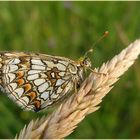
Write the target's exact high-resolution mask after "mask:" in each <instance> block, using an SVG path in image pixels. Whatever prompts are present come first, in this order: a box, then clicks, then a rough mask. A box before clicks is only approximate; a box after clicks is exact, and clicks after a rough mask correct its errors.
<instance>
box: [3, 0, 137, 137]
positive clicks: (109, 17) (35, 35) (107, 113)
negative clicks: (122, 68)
mask: <svg viewBox="0 0 140 140" xmlns="http://www.w3.org/2000/svg"><path fill="white" fill-rule="evenodd" d="M106 30H108V31H109V36H107V37H106V38H105V39H104V40H102V41H101V42H100V43H98V44H97V45H96V47H94V53H93V54H92V56H91V59H92V62H93V67H98V66H100V65H101V64H102V63H103V62H105V61H107V60H108V59H111V58H112V57H113V56H114V55H116V54H118V53H119V52H120V51H121V50H122V49H124V48H125V47H126V46H127V45H128V44H129V43H130V42H132V41H134V40H135V39H137V38H139V37H140V2H0V51H5V50H8V51H29V52H40V53H41V52H42V53H46V54H51V55H58V56H65V57H68V58H71V59H74V60H76V59H78V58H79V57H80V56H82V55H83V54H84V53H85V51H87V50H88V49H89V48H90V47H91V45H92V44H93V43H94V42H96V41H97V40H98V38H100V37H101V36H102V34H103V33H104V31H106ZM139 111H140V58H139V59H138V60H137V61H136V63H135V64H134V65H133V66H132V67H131V68H130V69H129V70H128V71H127V72H126V73H125V75H124V76H122V77H121V79H120V80H119V82H117V83H116V84H115V87H114V88H113V89H112V91H111V92H110V93H109V95H107V96H106V97H105V98H104V100H103V102H102V103H101V108H100V109H99V110H98V111H97V112H95V113H92V114H91V115H89V116H87V117H86V118H85V119H84V121H82V123H80V125H79V126H78V128H77V129H76V130H75V131H74V132H73V133H72V134H71V135H70V136H68V137H67V138H140V119H139V118H140V112H139ZM44 114H47V111H46V112H45V111H44V112H41V113H33V112H25V111H23V110H21V109H20V108H19V107H18V106H16V105H15V104H14V103H13V102H12V101H11V100H10V99H9V98H8V97H7V96H5V93H3V92H1V94H0V138H14V137H15V135H16V134H17V133H19V131H20V130H21V129H22V128H23V126H24V125H25V124H27V123H28V122H29V121H30V120H31V119H35V118H37V117H38V116H42V115H44Z"/></svg>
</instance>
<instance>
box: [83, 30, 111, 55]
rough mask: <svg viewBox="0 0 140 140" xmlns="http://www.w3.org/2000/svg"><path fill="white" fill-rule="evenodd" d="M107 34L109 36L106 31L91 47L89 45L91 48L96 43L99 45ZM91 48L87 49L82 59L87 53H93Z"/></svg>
mask: <svg viewBox="0 0 140 140" xmlns="http://www.w3.org/2000/svg"><path fill="white" fill-rule="evenodd" d="M108 34H109V32H108V31H105V32H104V34H103V35H102V36H101V37H100V38H99V39H98V40H97V41H96V42H95V43H94V44H93V45H91V46H92V48H93V47H94V46H95V45H96V44H97V43H99V42H100V41H101V40H102V39H103V38H105V37H106V36H107V35H108ZM92 48H91V49H89V50H88V51H87V52H86V53H85V55H84V57H86V56H87V54H88V53H90V52H93V49H92Z"/></svg>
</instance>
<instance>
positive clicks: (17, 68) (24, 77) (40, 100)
mask: <svg viewBox="0 0 140 140" xmlns="http://www.w3.org/2000/svg"><path fill="white" fill-rule="evenodd" d="M1 58H2V59H1V64H2V65H1V73H2V74H1V75H2V78H1V86H2V87H3V89H5V90H6V92H7V93H8V96H9V97H10V98H11V99H12V100H13V101H14V102H16V103H17V104H18V105H19V106H21V107H22V108H24V109H25V110H34V111H39V110H41V109H43V108H45V107H48V106H50V105H51V104H53V103H54V102H56V101H57V100H58V99H59V98H61V97H62V96H64V95H65V94H66V93H67V92H68V91H70V90H71V89H72V87H73V81H72V74H71V73H70V71H69V67H70V66H72V64H71V63H70V62H69V61H68V60H65V59H64V60H63V59H62V58H59V57H58V58H57V57H50V56H46V57H45V56H43V55H42V56H41V55H35V54H34V55H33V54H25V53H3V54H1Z"/></svg>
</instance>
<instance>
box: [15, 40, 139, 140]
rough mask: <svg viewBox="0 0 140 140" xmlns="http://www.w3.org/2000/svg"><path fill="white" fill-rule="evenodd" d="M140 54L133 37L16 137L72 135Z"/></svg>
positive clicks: (59, 136) (38, 137)
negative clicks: (116, 53) (78, 87)
mask: <svg viewBox="0 0 140 140" xmlns="http://www.w3.org/2000/svg"><path fill="white" fill-rule="evenodd" d="M139 53H140V40H136V41H135V42H133V43H132V44H130V45H129V46H128V47H127V48H126V49H124V50H123V51H122V52H121V53H120V54H119V55H116V56H115V57H114V58H113V59H112V60H111V61H108V62H107V63H104V64H103V65H102V66H101V68H100V69H95V70H96V71H97V72H101V73H106V76H105V75H96V74H93V73H91V74H90V75H89V76H88V78H86V79H85V81H84V82H83V84H82V86H81V88H80V89H79V91H78V92H77V93H76V94H73V95H72V96H70V97H69V98H68V99H67V100H66V101H64V102H63V103H62V104H61V105H60V106H59V107H58V108H57V109H56V110H55V111H54V112H53V113H52V114H51V115H49V116H48V117H42V118H41V119H38V120H36V121H31V122H30V123H29V124H28V126H25V127H24V128H23V130H22V131H21V132H20V134H19V136H18V138H19V139H23V138H24V139H25V138H26V139H27V138H28V139H33V138H34V139H36V138H37V139H41V138H44V139H46V138H50V139H55V138H57V139H58V138H64V137H66V136H68V135H69V134H71V133H72V132H73V131H74V129H75V128H76V127H77V124H78V123H79V122H81V121H82V120H83V119H84V118H85V116H86V115H88V114H89V113H92V112H94V111H96V110H98V109H99V106H98V105H99V103H100V102H102V99H103V97H104V96H105V95H106V94H107V93H108V92H109V91H110V90H111V89H112V88H113V84H114V83H115V82H116V81H117V80H118V79H119V77H120V76H121V75H122V74H123V73H124V72H125V71H126V70H127V69H128V68H129V67H130V66H131V65H132V64H133V63H134V61H135V59H136V58H137V57H138V55H139Z"/></svg>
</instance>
